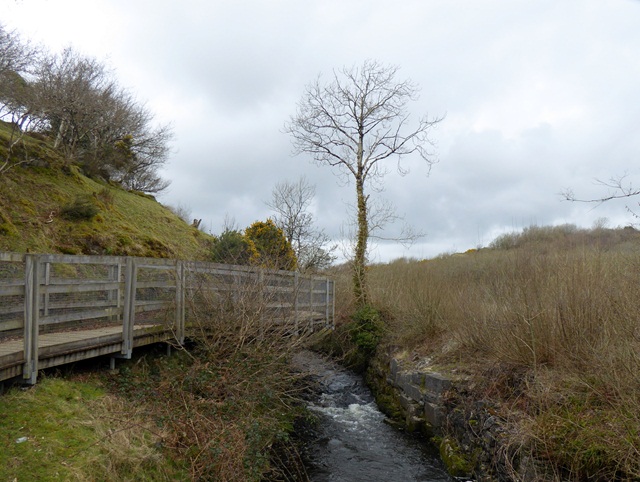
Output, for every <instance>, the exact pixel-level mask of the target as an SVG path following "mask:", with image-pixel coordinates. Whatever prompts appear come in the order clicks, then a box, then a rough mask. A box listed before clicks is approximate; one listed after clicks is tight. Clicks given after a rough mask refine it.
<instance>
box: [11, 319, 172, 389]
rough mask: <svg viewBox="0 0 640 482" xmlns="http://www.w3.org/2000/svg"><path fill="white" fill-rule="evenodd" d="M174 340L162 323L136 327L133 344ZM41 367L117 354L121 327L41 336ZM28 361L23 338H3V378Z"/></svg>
mask: <svg viewBox="0 0 640 482" xmlns="http://www.w3.org/2000/svg"><path fill="white" fill-rule="evenodd" d="M171 339H174V334H173V333H172V332H170V331H167V330H165V329H163V328H162V326H161V325H155V324H141V325H137V326H135V327H134V330H133V347H134V348H135V347H139V346H144V345H149V344H151V343H157V342H161V341H168V340H171ZM38 346H39V350H38V369H43V368H50V367H54V366H58V365H63V364H65V363H72V362H75V361H79V360H85V359H87V358H93V357H97V356H101V355H118V354H120V353H121V352H122V349H123V334H122V326H108V327H102V328H94V329H89V330H76V331H65V332H59V333H45V334H41V335H39V337H38ZM24 363H25V357H24V339H23V338H20V339H11V340H8V341H5V342H2V341H1V340H0V381H2V380H7V379H9V378H14V377H18V376H21V375H22V373H23V368H24Z"/></svg>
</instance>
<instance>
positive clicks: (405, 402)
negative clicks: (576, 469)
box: [366, 350, 551, 482]
mask: <svg viewBox="0 0 640 482" xmlns="http://www.w3.org/2000/svg"><path fill="white" fill-rule="evenodd" d="M380 352H382V353H380ZM366 380H367V384H368V385H369V386H370V387H371V389H372V392H373V393H374V396H375V399H376V402H377V404H378V406H379V407H380V409H381V410H382V411H383V412H384V413H385V414H386V415H387V416H388V417H390V418H392V419H393V420H396V421H397V423H398V424H399V425H401V426H402V427H403V428H404V429H405V430H407V431H408V432H416V431H417V432H419V433H421V434H422V435H424V436H425V437H427V438H429V439H430V440H431V441H432V442H433V443H434V444H435V446H436V447H437V449H438V450H439V453H440V457H441V459H442V461H443V463H444V464H445V466H446V468H447V470H448V472H449V474H451V475H452V476H454V477H456V478H460V479H462V480H467V479H473V480H475V481H478V482H492V481H500V482H502V481H512V480H525V481H535V480H551V479H549V478H547V477H548V476H549V474H548V471H547V470H546V469H545V468H544V467H543V466H542V465H540V464H539V463H538V462H537V461H535V460H534V459H532V458H530V457H522V456H517V455H516V454H515V451H514V449H513V447H510V446H509V444H508V440H509V438H510V437H509V434H508V432H507V430H508V429H507V428H506V423H505V421H504V420H503V419H502V418H501V417H500V415H499V407H498V406H497V405H496V404H495V402H493V401H491V400H485V399H479V398H478V397H477V394H476V393H474V390H473V387H472V385H471V384H470V380H468V379H467V378H466V377H464V376H460V375H457V374H452V373H447V372H444V371H440V370H436V369H435V367H433V366H432V365H431V364H430V363H429V361H428V360H413V361H407V360H406V357H403V356H402V355H399V354H396V353H394V351H392V350H389V351H387V352H383V350H379V351H378V353H377V354H376V355H375V356H374V357H373V358H372V359H371V361H370V363H369V367H368V369H367V372H366Z"/></svg>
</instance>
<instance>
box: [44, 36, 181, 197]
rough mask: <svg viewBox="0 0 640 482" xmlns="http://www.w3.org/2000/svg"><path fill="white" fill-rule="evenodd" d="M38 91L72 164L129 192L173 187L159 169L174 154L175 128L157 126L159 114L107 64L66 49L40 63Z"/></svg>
mask: <svg viewBox="0 0 640 482" xmlns="http://www.w3.org/2000/svg"><path fill="white" fill-rule="evenodd" d="M34 90H35V92H36V93H37V96H38V101H37V104H38V105H39V106H40V108H41V110H42V116H43V118H44V119H46V122H47V124H48V128H49V130H50V131H51V133H52V135H53V137H54V138H55V141H54V147H56V148H58V149H60V150H61V151H62V152H63V153H64V154H65V157H66V159H67V162H75V163H77V164H79V165H80V166H81V167H82V169H83V170H84V172H85V173H86V174H88V175H90V176H99V177H102V178H104V179H107V180H114V181H117V182H119V183H121V184H122V185H123V186H124V187H126V188H128V189H133V190H137V191H143V192H150V193H157V192H160V191H162V190H163V189H165V188H166V187H167V186H168V185H169V183H168V182H167V181H164V180H162V179H161V178H160V176H159V175H158V170H159V168H160V167H161V166H162V165H163V164H164V163H165V162H166V160H167V157H168V154H169V142H170V140H171V138H172V132H171V128H170V127H169V126H159V127H153V126H152V122H153V115H152V114H151V113H150V112H149V111H148V110H147V109H146V108H144V107H142V106H140V105H139V104H138V103H137V102H136V101H135V99H134V98H133V97H132V96H131V95H130V94H129V93H128V92H127V91H125V90H123V89H122V88H121V87H120V86H119V85H118V84H117V82H116V81H115V79H114V78H113V76H112V74H111V73H110V72H109V71H108V70H107V69H106V67H105V66H104V65H103V64H102V63H100V62H99V61H97V60H95V59H92V58H88V57H84V56H82V55H80V54H78V53H77V52H75V51H74V50H73V49H71V48H68V49H65V50H64V51H63V52H62V53H61V54H60V55H53V56H49V57H47V58H46V59H44V60H43V61H42V62H40V63H39V66H38V69H37V72H36V79H35V81H34Z"/></svg>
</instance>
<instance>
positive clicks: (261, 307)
mask: <svg viewBox="0 0 640 482" xmlns="http://www.w3.org/2000/svg"><path fill="white" fill-rule="evenodd" d="M264 288H265V286H264V269H263V268H258V290H259V291H258V309H259V310H260V319H259V321H258V323H260V340H261V341H262V340H264V333H265V326H264V325H265V316H264V315H265V311H266V306H265V304H266V303H265V297H264Z"/></svg>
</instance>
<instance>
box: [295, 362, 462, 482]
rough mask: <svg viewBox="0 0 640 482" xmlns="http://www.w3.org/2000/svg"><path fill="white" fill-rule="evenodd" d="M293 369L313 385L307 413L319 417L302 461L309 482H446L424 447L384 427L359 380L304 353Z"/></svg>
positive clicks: (333, 365) (444, 473)
mask: <svg viewBox="0 0 640 482" xmlns="http://www.w3.org/2000/svg"><path fill="white" fill-rule="evenodd" d="M294 363H295V365H296V366H297V367H298V369H300V370H301V371H303V372H305V373H309V374H310V375H311V376H312V377H313V379H315V380H316V381H317V390H316V391H315V393H314V395H313V396H311V398H310V400H309V401H308V408H309V409H310V410H311V411H312V412H313V413H315V414H316V415H317V416H318V418H319V423H318V424H317V427H315V430H314V435H313V437H312V440H311V441H310V443H309V444H308V447H307V453H305V454H304V458H305V459H306V463H307V472H308V474H309V477H310V479H311V480H312V481H313V482H329V481H331V482H334V481H335V482H337V481H344V482H354V481H367V482H376V481H381V482H395V481H397V482H409V481H428V482H441V481H442V482H445V481H446V482H450V481H452V480H454V479H452V478H451V477H449V476H448V474H447V473H446V471H445V470H444V468H443V466H442V462H441V461H440V460H439V459H438V458H437V457H435V456H433V455H429V454H428V453H427V452H426V450H425V448H424V444H421V443H420V441H419V440H417V439H415V438H414V437H412V436H410V435H408V434H406V433H404V432H401V431H399V430H397V429H395V428H393V427H392V426H390V425H389V424H387V423H386V422H385V418H386V417H385V415H384V414H382V413H381V412H380V411H379V410H378V408H377V406H376V404H375V401H374V398H373V395H372V394H371V392H370V391H369V389H368V388H367V386H366V385H365V384H364V381H363V380H362V378H361V377H359V376H358V375H356V374H354V373H352V372H349V371H348V370H345V369H344V368H341V367H339V366H338V365H336V364H335V363H333V362H331V361H329V360H327V359H324V358H322V357H321V356H320V355H318V354H316V353H313V352H309V351H304V352H301V353H300V354H298V355H296V357H295V360H294Z"/></svg>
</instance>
